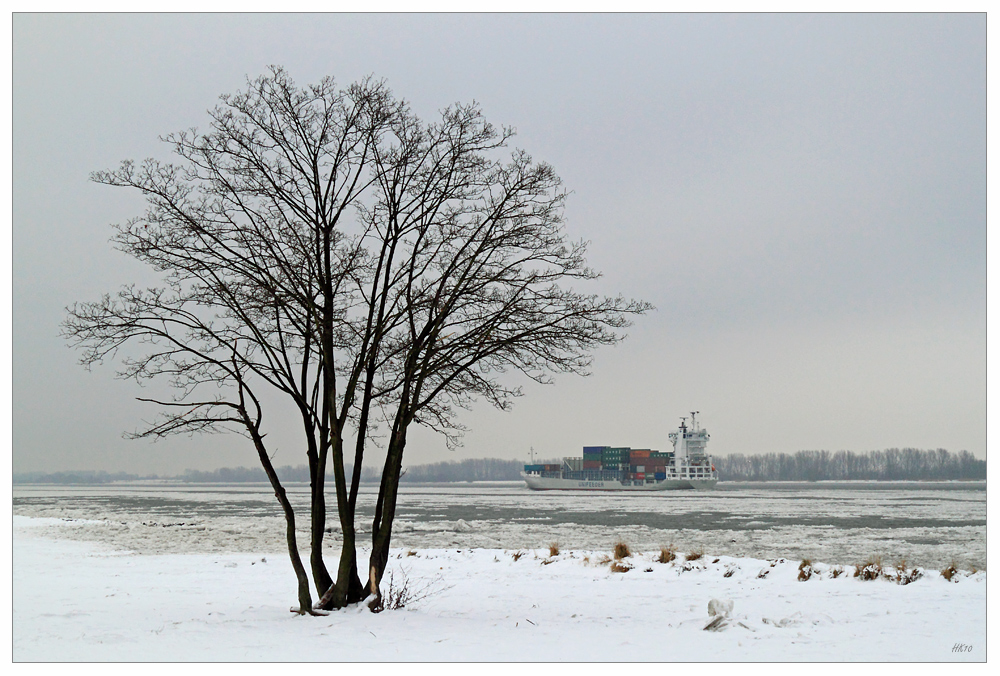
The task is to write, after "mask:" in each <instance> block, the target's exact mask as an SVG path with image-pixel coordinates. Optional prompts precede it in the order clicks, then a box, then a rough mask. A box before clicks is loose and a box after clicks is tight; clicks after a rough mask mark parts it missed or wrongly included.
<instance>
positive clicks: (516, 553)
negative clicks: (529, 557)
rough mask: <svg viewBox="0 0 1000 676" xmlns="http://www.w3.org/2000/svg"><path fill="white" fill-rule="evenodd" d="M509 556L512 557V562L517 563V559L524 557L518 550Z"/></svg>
mask: <svg viewBox="0 0 1000 676" xmlns="http://www.w3.org/2000/svg"><path fill="white" fill-rule="evenodd" d="M511 556H513V557H514V560H515V561H517V560H518V559H519V558H521V557H522V556H524V552H522V551H521V550H520V549H519V550H517V551H516V552H514V553H513V554H511Z"/></svg>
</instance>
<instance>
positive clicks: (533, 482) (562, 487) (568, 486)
mask: <svg viewBox="0 0 1000 676" xmlns="http://www.w3.org/2000/svg"><path fill="white" fill-rule="evenodd" d="M521 476H522V477H524V483H526V484H528V488H530V489H532V490H534V491H632V492H637V493H650V492H656V491H677V490H691V489H708V488H712V487H713V486H715V484H716V483H717V482H718V480H717V479H664V480H662V481H658V482H656V483H651V484H642V485H641V486H635V485H626V484H623V483H622V482H620V481H581V480H577V479H560V478H556V477H543V476H537V475H532V474H524V473H522V474H521Z"/></svg>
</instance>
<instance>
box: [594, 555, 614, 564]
mask: <svg viewBox="0 0 1000 676" xmlns="http://www.w3.org/2000/svg"><path fill="white" fill-rule="evenodd" d="M609 563H611V557H609V556H608V555H607V554H601V558H599V559H597V565H598V566H606V565H607V564H609Z"/></svg>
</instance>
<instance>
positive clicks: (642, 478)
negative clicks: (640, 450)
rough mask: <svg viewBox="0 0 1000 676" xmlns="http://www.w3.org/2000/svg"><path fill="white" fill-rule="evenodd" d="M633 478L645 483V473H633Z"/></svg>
mask: <svg viewBox="0 0 1000 676" xmlns="http://www.w3.org/2000/svg"><path fill="white" fill-rule="evenodd" d="M635 478H636V479H639V480H641V481H645V479H646V473H645V472H636V473H635Z"/></svg>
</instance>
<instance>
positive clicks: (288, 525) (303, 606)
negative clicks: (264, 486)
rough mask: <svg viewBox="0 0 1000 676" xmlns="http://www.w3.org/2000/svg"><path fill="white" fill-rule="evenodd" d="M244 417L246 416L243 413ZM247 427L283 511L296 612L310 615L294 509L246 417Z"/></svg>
mask: <svg viewBox="0 0 1000 676" xmlns="http://www.w3.org/2000/svg"><path fill="white" fill-rule="evenodd" d="M244 418H246V415H245V414H244ZM247 428H248V429H249V430H250V435H251V437H253V443H254V446H255V447H256V448H257V456H258V457H259V458H260V464H261V465H263V466H264V472H265V473H267V478H268V479H269V480H270V482H271V487H272V488H273V489H274V496H275V497H276V498H278V502H279V503H280V504H281V509H282V510H283V511H284V513H285V542H286V544H287V545H288V557H289V558H290V559H291V560H292V568H293V569H294V570H295V577H296V579H297V580H298V583H299V585H298V586H299V610H298V613H299V614H300V615H305V614H309V615H312V614H313V607H312V596H311V595H310V593H309V576H308V575H306V568H305V566H303V565H302V558H301V557H300V556H299V547H298V543H297V542H296V539H295V511H294V510H293V509H292V503H291V502H289V500H288V495H286V494H285V488H284V486H282V485H281V481H279V480H278V474H277V472H275V471H274V466H273V465H272V464H271V458H270V457H268V455H267V449H265V448H264V440H263V438H261V436H260V434H259V433H258V432H257V429H256V428H255V427H254V426H253V425H252V424H251V423H250V422H249V419H247Z"/></svg>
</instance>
